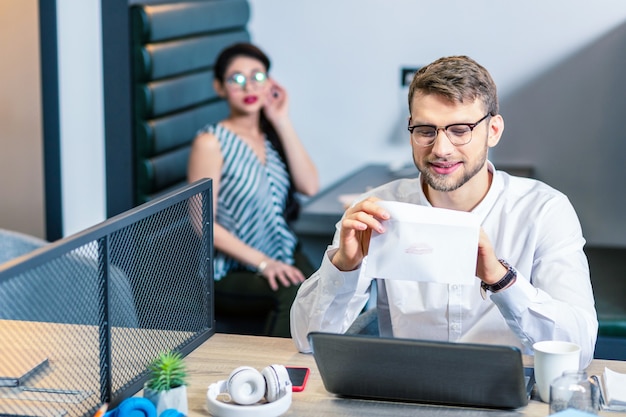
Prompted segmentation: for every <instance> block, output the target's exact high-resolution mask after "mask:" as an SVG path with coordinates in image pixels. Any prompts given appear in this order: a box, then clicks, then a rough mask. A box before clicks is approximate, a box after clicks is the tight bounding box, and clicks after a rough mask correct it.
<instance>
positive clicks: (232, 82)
mask: <svg viewBox="0 0 626 417" xmlns="http://www.w3.org/2000/svg"><path fill="white" fill-rule="evenodd" d="M261 74H262V79H261V80H259V79H258V78H257V77H258V76H259V75H261ZM240 77H241V78H243V82H240V81H237V79H238V78H240ZM268 78H269V76H268V75H267V72H264V71H254V73H252V74H251V76H249V77H248V76H246V75H245V74H243V73H241V72H235V73H233V74H232V75H231V76H230V77H228V78H227V79H226V84H227V85H229V86H232V87H240V88H241V89H242V90H244V89H245V88H246V85H249V84H250V85H260V84H264V83H265V82H266V81H267V79H268Z"/></svg>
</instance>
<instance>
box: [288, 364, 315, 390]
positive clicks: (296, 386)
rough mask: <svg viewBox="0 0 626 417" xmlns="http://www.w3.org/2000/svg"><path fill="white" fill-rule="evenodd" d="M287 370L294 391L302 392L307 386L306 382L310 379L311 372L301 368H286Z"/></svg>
mask: <svg viewBox="0 0 626 417" xmlns="http://www.w3.org/2000/svg"><path fill="white" fill-rule="evenodd" d="M285 368H287V373H288V374H289V379H290V380H291V385H292V391H294V392H300V391H302V390H303V389H304V387H305V385H306V381H307V380H308V379H309V373H310V372H311V370H310V369H309V368H305V367H301V366H285Z"/></svg>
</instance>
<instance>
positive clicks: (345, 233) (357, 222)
mask: <svg viewBox="0 0 626 417" xmlns="http://www.w3.org/2000/svg"><path fill="white" fill-rule="evenodd" d="M377 201H380V199H379V198H377V197H369V198H366V199H365V200H363V201H360V202H359V203H357V204H355V205H354V206H353V207H350V208H349V209H348V210H346V213H345V215H344V217H343V220H342V221H341V231H340V234H339V250H337V252H336V253H335V255H334V256H333V259H332V263H333V264H334V265H335V266H336V267H337V269H339V270H341V271H352V270H355V269H356V268H358V266H359V264H360V263H361V261H362V260H363V258H364V257H365V256H366V255H367V253H368V251H369V244H370V237H371V235H372V230H376V231H377V232H379V233H384V231H385V229H384V228H383V225H382V224H381V221H382V220H388V219H389V213H388V212H387V211H386V210H385V209H383V208H382V207H380V206H379V205H378V204H376V202H377Z"/></svg>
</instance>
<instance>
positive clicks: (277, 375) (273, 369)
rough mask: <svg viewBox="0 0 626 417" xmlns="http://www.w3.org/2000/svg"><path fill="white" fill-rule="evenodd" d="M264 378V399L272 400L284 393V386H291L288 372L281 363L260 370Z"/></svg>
mask: <svg viewBox="0 0 626 417" xmlns="http://www.w3.org/2000/svg"><path fill="white" fill-rule="evenodd" d="M261 374H262V375H263V378H264V379H265V387H266V388H265V399H266V400H267V402H270V403H271V402H274V401H276V400H278V399H279V398H281V397H282V396H283V395H285V390H286V388H288V387H290V386H291V380H290V379H289V373H288V372H287V368H285V367H284V366H283V365H270V366H268V367H266V368H265V369H263V371H261Z"/></svg>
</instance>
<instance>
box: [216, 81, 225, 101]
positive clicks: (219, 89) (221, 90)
mask: <svg viewBox="0 0 626 417" xmlns="http://www.w3.org/2000/svg"><path fill="white" fill-rule="evenodd" d="M213 89H214V90H215V92H216V93H217V95H218V96H220V97H221V98H225V97H226V89H225V88H224V85H223V84H222V83H221V82H220V81H219V80H218V79H213Z"/></svg>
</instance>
